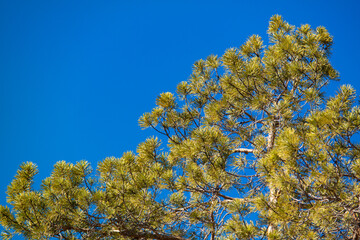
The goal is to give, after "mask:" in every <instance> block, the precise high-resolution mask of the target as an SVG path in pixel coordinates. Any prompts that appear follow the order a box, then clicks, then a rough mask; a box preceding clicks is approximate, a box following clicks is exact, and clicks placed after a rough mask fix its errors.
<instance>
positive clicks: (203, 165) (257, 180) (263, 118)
mask: <svg viewBox="0 0 360 240" xmlns="http://www.w3.org/2000/svg"><path fill="white" fill-rule="evenodd" d="M268 37H269V43H268V45H264V44H263V40H262V39H261V37H260V36H257V35H254V36H251V37H250V38H249V39H248V40H247V42H245V43H244V44H243V45H241V46H240V47H239V48H230V49H228V50H226V52H225V53H224V55H223V56H221V57H218V56H215V55H210V56H209V57H207V58H206V59H205V60H199V61H197V62H195V64H194V66H193V72H192V74H191V76H190V77H189V79H188V80H187V81H184V82H181V83H180V84H179V85H178V87H177V92H176V94H173V93H170V92H166V93H162V94H160V96H159V97H158V98H157V99H156V107H155V108H154V109H153V110H152V111H151V112H148V113H145V114H144V115H143V116H142V117H141V118H140V120H139V124H140V126H141V127H142V128H152V129H154V130H155V134H157V136H154V137H150V138H148V139H147V140H146V141H144V142H143V143H140V144H139V146H138V148H137V151H136V153H134V152H127V153H124V154H123V156H122V157H120V158H115V157H109V158H106V159H104V160H103V161H101V162H99V164H98V166H97V168H96V170H93V169H92V168H91V166H90V164H89V163H88V162H86V161H80V162H78V163H76V164H72V163H67V162H64V161H61V162H58V163H57V164H56V165H55V166H54V170H53V172H52V173H51V175H50V176H49V177H48V178H46V179H44V180H43V181H42V183H41V187H40V188H39V189H34V187H33V181H34V176H35V175H36V174H37V168H36V165H35V164H34V163H31V162H26V163H23V164H22V165H21V166H20V169H19V170H18V172H17V175H16V176H15V178H14V179H13V181H12V182H11V184H10V185H9V186H8V190H7V202H8V204H9V206H10V207H9V206H0V222H1V224H2V226H3V227H4V229H5V231H4V232H3V233H2V236H3V238H5V239H7V238H11V237H12V236H13V234H20V235H22V236H24V237H25V238H27V239H51V238H58V239H123V240H130V239H158V240H185V239H189V240H190V239H194V240H196V239H209V240H214V239H223V240H225V239H227V240H235V239H354V240H359V239H360V144H359V128H360V108H359V106H358V105H357V102H356V101H357V100H356V94H355V90H354V89H353V88H352V87H351V86H349V85H344V86H341V87H340V89H339V90H338V92H337V94H336V95H335V96H333V97H328V96H326V94H325V91H324V87H325V86H326V85H327V84H328V83H329V81H331V80H338V78H339V76H338V73H337V71H336V70H334V68H333V67H332V65H331V63H330V61H329V56H330V54H331V46H332V44H333V40H332V37H331V35H330V34H329V33H328V32H327V30H326V29H325V28H324V27H317V28H316V29H312V28H311V27H310V26H309V25H302V26H300V27H294V26H292V25H290V24H289V23H287V22H286V21H284V20H283V19H282V17H281V16H278V15H275V16H273V17H272V18H271V20H270V23H269V28H268Z"/></svg>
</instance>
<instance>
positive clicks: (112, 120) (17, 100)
mask: <svg viewBox="0 0 360 240" xmlns="http://www.w3.org/2000/svg"><path fill="white" fill-rule="evenodd" d="M359 13H360V5H359V2H358V1H355V0H353V1H347V0H344V1H329V0H328V1H307V0H304V1H256V2H255V1H254V2H252V1H226V0H223V1H195V0H192V1H190V0H189V1H159V0H154V1H130V0H128V1H127V0H126V1H125V0H123V1H120V0H119V1H111V0H109V1H91V0H86V1H80V0H79V1H67V0H62V1H58V0H57V1H55V0H43V1H36V0H33V1H28V0H22V1H19V0H0V91H1V92H0V128H1V130H0V131H1V134H0V161H1V167H0V204H5V191H6V187H7V185H8V184H9V183H10V181H11V179H12V178H13V176H14V175H15V174H16V170H17V168H18V166H19V165H20V164H21V163H22V162H24V161H32V162H34V163H36V164H37V165H38V167H39V170H40V174H39V177H38V179H39V180H40V179H42V178H44V177H46V176H48V175H49V174H50V172H51V170H52V167H53V165H54V164H55V163H56V162H57V161H59V160H66V161H68V162H74V163H75V162H76V161H79V160H82V159H85V160H88V161H89V162H91V163H92V164H93V167H95V166H96V163H97V162H98V161H100V160H102V159H104V158H105V157H107V156H121V155H122V153H123V152H124V151H128V150H135V149H136V146H137V144H138V143H139V142H141V141H143V140H145V138H146V137H147V136H150V135H153V134H155V132H152V131H150V130H146V131H143V130H141V129H140V127H139V126H138V122H137V120H138V118H139V117H140V116H141V115H142V113H144V112H146V111H150V110H151V108H152V107H154V103H155V98H156V96H157V95H158V94H160V93H161V92H165V91H171V92H174V91H175V87H176V85H177V84H178V83H179V82H180V81H183V80H186V79H187V78H188V76H189V75H190V73H191V67H192V64H193V62H194V61H196V60H198V59H200V58H206V57H207V56H208V55H210V54H218V55H221V54H222V53H223V52H224V51H225V50H226V49H227V48H230V47H238V46H240V45H241V44H242V43H243V42H244V41H245V40H246V39H247V38H248V37H249V36H250V35H252V34H259V35H261V36H263V37H266V30H267V25H268V21H269V18H270V17H271V16H272V15H274V14H281V15H282V16H283V17H284V18H285V19H286V20H287V21H288V22H290V23H291V24H294V25H297V26H299V25H300V24H304V23H309V24H310V25H311V26H313V27H316V26H319V25H322V26H325V27H326V28H327V29H328V30H329V32H330V33H331V34H332V35H333V36H334V41H335V44H334V47H333V55H332V57H331V61H332V63H333V65H334V66H335V68H336V69H337V70H338V71H339V72H340V76H341V81H340V82H336V83H332V84H331V86H330V88H329V93H330V94H333V93H334V91H335V89H336V88H337V87H338V86H339V84H345V83H349V84H352V85H353V86H354V87H355V89H357V90H358V92H359V93H360V71H359V69H360V65H359V56H360V49H359V43H360V42H359V39H360V14H359Z"/></svg>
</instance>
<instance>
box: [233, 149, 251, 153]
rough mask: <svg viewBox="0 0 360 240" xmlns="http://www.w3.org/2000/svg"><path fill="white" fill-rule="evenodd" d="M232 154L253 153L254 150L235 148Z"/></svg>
mask: <svg viewBox="0 0 360 240" xmlns="http://www.w3.org/2000/svg"><path fill="white" fill-rule="evenodd" d="M233 153H245V154H248V153H254V149H249V148H236V149H234V150H233Z"/></svg>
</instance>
